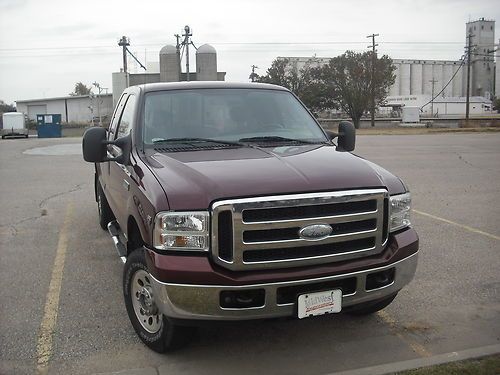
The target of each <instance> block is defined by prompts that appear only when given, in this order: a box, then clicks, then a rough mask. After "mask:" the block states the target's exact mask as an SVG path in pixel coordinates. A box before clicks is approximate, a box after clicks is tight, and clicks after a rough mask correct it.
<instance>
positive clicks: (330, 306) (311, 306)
mask: <svg viewBox="0 0 500 375" xmlns="http://www.w3.org/2000/svg"><path fill="white" fill-rule="evenodd" d="M341 310H342V290H340V289H334V290H326V291H323V292H316V293H307V294H301V295H300V296H299V299H298V317H299V319H303V318H307V317H310V316H315V315H323V314H331V313H338V312H340V311H341Z"/></svg>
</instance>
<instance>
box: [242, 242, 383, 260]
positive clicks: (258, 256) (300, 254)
mask: <svg viewBox="0 0 500 375" xmlns="http://www.w3.org/2000/svg"><path fill="white" fill-rule="evenodd" d="M374 245H375V237H369V238H362V239H359V240H354V241H344V242H337V243H335V244H325V245H316V246H300V247H292V248H273V249H269V250H266V251H262V250H247V251H245V252H244V253H243V261H244V262H247V263H252V262H274V261H279V260H286V259H304V258H309V257H320V256H325V255H333V254H339V253H347V252H353V251H360V250H367V249H372V248H373V246H374Z"/></svg>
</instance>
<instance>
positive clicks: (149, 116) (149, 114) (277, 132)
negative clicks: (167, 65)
mask: <svg viewBox="0 0 500 375" xmlns="http://www.w3.org/2000/svg"><path fill="white" fill-rule="evenodd" d="M144 116H145V117H144V142H145V143H146V144H154V143H158V142H162V141H168V140H169V139H184V138H191V139H192V138H204V139H214V140H224V141H232V142H238V141H240V140H244V141H251V140H252V139H255V140H259V141H260V142H262V141H263V140H265V139H266V138H267V137H274V138H269V139H272V140H273V141H276V140H277V139H282V140H283V141H286V140H288V141H289V140H300V141H306V142H325V141H326V140H327V139H326V137H325V135H324V133H323V131H322V130H321V128H320V127H319V126H318V124H317V123H316V122H315V121H314V119H313V118H312V117H311V115H310V114H309V113H308V112H307V111H306V110H305V109H304V107H303V106H302V105H301V104H300V102H299V101H298V100H297V99H296V98H295V97H294V96H293V95H292V94H290V93H289V92H286V91H278V90H262V89H197V90H170V91H159V92H152V93H148V94H146V99H145V112H144ZM278 137H279V138H278Z"/></svg>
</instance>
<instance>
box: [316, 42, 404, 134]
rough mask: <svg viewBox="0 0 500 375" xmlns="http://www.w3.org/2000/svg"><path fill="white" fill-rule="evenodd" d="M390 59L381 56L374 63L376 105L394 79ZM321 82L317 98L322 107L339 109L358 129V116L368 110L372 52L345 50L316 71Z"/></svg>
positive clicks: (385, 94)
mask: <svg viewBox="0 0 500 375" xmlns="http://www.w3.org/2000/svg"><path fill="white" fill-rule="evenodd" d="M394 69H395V67H394V65H393V63H392V60H391V59H390V58H389V57H388V56H386V55H384V56H382V57H381V58H377V59H376V60H375V74H374V76H373V78H374V82H373V83H374V92H375V106H377V105H380V104H381V103H382V102H383V101H384V100H385V98H386V96H387V92H388V90H389V87H390V86H391V85H392V84H393V83H394V80H395V78H396V76H395V74H394ZM315 74H316V78H317V79H318V80H319V81H320V82H321V86H322V87H321V88H320V92H321V93H320V96H321V97H322V100H321V103H322V105H323V106H324V107H331V108H333V107H335V106H338V107H340V108H342V110H344V111H345V112H346V113H347V114H348V115H349V116H350V117H351V119H352V121H353V122H354V126H355V127H356V128H359V121H360V119H361V116H362V115H363V114H364V113H365V111H367V110H368V109H369V108H370V99H371V84H372V52H364V53H358V52H353V51H346V52H345V53H344V54H342V55H340V56H337V57H334V58H332V59H331V60H330V62H329V63H328V64H327V65H324V66H323V67H321V68H320V69H318V70H317V71H316V72H315Z"/></svg>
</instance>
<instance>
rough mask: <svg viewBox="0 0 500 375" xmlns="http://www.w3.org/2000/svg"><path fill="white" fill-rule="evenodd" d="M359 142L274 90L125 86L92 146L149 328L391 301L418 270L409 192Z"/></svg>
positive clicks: (90, 136) (102, 202)
mask: <svg viewBox="0 0 500 375" xmlns="http://www.w3.org/2000/svg"><path fill="white" fill-rule="evenodd" d="M354 143H355V130H354V128H353V126H352V124H351V123H349V122H341V123H340V125H339V130H338V133H332V132H325V131H324V130H323V129H322V128H321V126H320V125H319V124H318V122H317V121H316V120H315V119H314V117H313V116H312V115H311V113H310V112H309V111H308V110H307V109H306V108H305V106H304V105H303V104H302V103H301V102H300V101H299V100H298V99H297V98H296V97H295V96H294V95H293V94H292V93H291V92H290V91H288V90H286V89H284V88H282V87H279V86H274V85H266V84H257V83H248V84H235V83H224V82H191V83H159V84H147V85H142V86H134V87H129V88H127V89H126V90H125V92H124V93H123V94H122V96H121V98H120V101H119V102H118V104H117V106H116V109H115V111H114V114H113V117H112V120H111V124H110V126H109V129H108V130H106V129H104V128H91V129H88V130H87V131H86V132H85V135H84V138H83V155H84V159H85V160H86V161H88V162H93V163H95V197H96V201H97V206H98V212H99V221H100V225H101V227H102V228H103V229H107V230H108V231H109V233H110V234H111V236H112V238H113V241H114V244H115V247H116V249H117V250H118V253H119V255H120V257H121V259H122V261H123V262H124V263H125V266H124V274H123V294H124V297H125V305H126V307H127V311H128V315H129V317H130V321H131V323H132V325H133V327H134V329H135V331H136V332H137V334H138V335H139V337H140V338H141V340H142V341H143V342H144V343H145V344H146V345H147V346H149V347H150V348H152V349H153V350H155V351H158V352H164V351H166V350H169V349H172V348H175V347H178V346H179V345H180V344H182V343H183V342H185V341H186V340H187V338H188V337H189V331H190V330H191V328H190V327H191V326H195V325H197V324H199V323H200V322H206V321H216V320H217V321H220V320H223V321H224V320H225V321H229V320H233V321H234V320H246V319H267V318H275V317H296V318H299V319H302V318H307V317H311V316H315V315H323V314H327V313H339V312H341V311H342V312H345V313H351V314H370V313H373V312H376V311H378V310H381V309H383V308H384V307H386V306H387V305H388V304H389V303H391V302H392V301H393V300H394V298H395V297H396V294H397V293H398V291H399V290H401V288H403V287H404V286H405V285H406V284H408V283H409V282H410V281H411V280H412V278H413V276H414V273H415V269H416V266H417V253H418V237H417V234H416V232H415V230H414V229H413V228H412V227H411V224H410V220H409V213H410V203H411V198H410V193H409V191H408V188H407V187H406V185H405V184H404V183H403V182H402V181H401V180H400V179H399V178H398V177H396V176H394V175H392V174H391V173H389V172H387V171H386V170H385V169H383V168H381V167H379V166H377V165H375V164H373V163H371V162H369V161H367V160H364V159H363V158H361V157H359V156H356V155H354V154H352V153H351V152H350V151H353V149H354Z"/></svg>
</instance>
